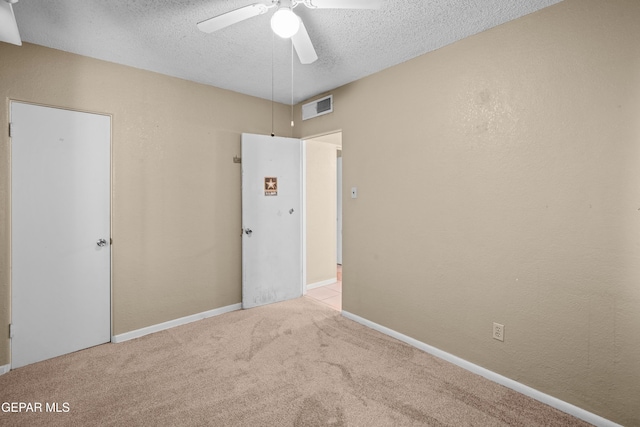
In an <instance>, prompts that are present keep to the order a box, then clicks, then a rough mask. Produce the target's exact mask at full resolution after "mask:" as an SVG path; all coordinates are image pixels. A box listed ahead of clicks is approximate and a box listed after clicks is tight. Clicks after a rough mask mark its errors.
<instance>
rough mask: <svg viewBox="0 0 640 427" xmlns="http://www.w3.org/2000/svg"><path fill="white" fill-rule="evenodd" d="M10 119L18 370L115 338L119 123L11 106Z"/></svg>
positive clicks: (15, 358)
mask: <svg viewBox="0 0 640 427" xmlns="http://www.w3.org/2000/svg"><path fill="white" fill-rule="evenodd" d="M11 123H12V125H11V126H12V137H11V171H12V172H11V234H12V236H11V237H12V239H11V241H12V249H11V250H12V276H11V285H12V288H11V291H12V298H11V300H12V332H13V337H12V340H11V354H12V360H11V365H12V368H17V367H20V366H24V365H27V364H29V363H34V362H37V361H40V360H45V359H48V358H51V357H55V356H59V355H62V354H66V353H70V352H73V351H77V350H80V349H83V348H87V347H91V346H94V345H97V344H101V343H104V342H108V341H109V340H110V337H111V278H110V270H111V267H110V265H111V250H110V246H109V236H110V168H111V159H110V151H111V148H110V147H111V136H110V135H111V119H110V117H108V116H104V115H97V114H89V113H81V112H77V111H69V110H61V109H56V108H50V107H42V106H36V105H30V104H23V103H19V102H12V103H11ZM99 239H104V241H105V242H104V246H98V244H97V243H98V240H99Z"/></svg>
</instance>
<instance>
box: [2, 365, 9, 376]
mask: <svg viewBox="0 0 640 427" xmlns="http://www.w3.org/2000/svg"><path fill="white" fill-rule="evenodd" d="M10 370H11V365H2V366H0V375H4V374H6V373H7V372H9V371H10Z"/></svg>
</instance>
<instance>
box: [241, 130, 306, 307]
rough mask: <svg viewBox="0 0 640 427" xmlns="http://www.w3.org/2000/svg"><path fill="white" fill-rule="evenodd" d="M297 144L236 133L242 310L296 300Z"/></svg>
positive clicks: (299, 284)
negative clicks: (239, 140) (239, 163)
mask: <svg viewBox="0 0 640 427" xmlns="http://www.w3.org/2000/svg"><path fill="white" fill-rule="evenodd" d="M301 160H302V141H301V140H299V139H292V138H282V137H271V136H265V135H253V134H242V227H243V233H242V307H243V308H251V307H256V306H260V305H264V304H271V303H274V302H278V301H285V300H288V299H292V298H297V297H299V296H301V295H302V162H301Z"/></svg>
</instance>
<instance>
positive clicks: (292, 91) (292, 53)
mask: <svg viewBox="0 0 640 427" xmlns="http://www.w3.org/2000/svg"><path fill="white" fill-rule="evenodd" d="M293 125H294V124H293V40H291V127H293Z"/></svg>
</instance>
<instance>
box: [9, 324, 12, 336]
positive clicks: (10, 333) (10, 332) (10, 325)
mask: <svg viewBox="0 0 640 427" xmlns="http://www.w3.org/2000/svg"><path fill="white" fill-rule="evenodd" d="M9 338H13V324H12V323H9Z"/></svg>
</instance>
